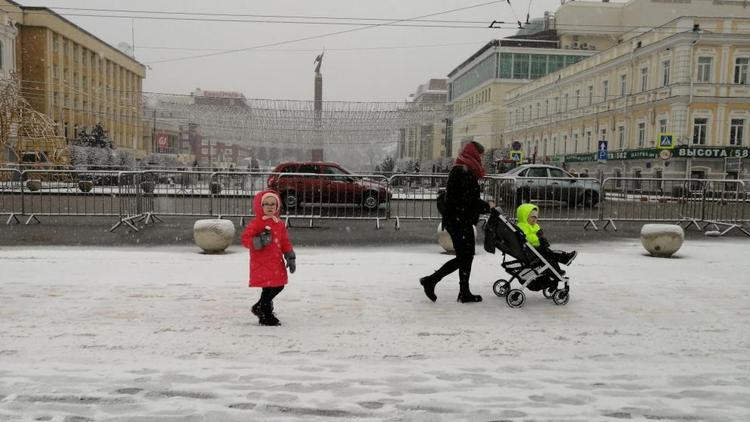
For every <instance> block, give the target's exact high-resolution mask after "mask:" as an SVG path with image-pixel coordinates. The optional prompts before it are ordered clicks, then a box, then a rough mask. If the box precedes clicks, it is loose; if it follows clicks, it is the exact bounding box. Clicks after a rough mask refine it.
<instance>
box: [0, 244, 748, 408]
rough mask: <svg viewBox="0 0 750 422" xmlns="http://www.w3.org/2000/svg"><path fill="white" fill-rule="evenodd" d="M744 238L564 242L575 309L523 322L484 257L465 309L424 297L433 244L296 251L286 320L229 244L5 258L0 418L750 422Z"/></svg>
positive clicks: (282, 303) (19, 251)
mask: <svg viewBox="0 0 750 422" xmlns="http://www.w3.org/2000/svg"><path fill="white" fill-rule="evenodd" d="M747 245H748V243H747V241H746V240H743V239H740V240H735V239H719V240H717V239H706V240H700V241H691V242H690V243H689V244H686V245H685V246H684V247H683V249H682V252H681V254H680V256H681V258H682V259H679V260H660V259H653V258H650V257H648V256H647V255H645V254H644V252H643V249H642V247H641V245H640V244H639V242H638V240H630V241H619V242H606V243H605V242H602V243H591V244H587V245H583V246H577V249H578V252H579V255H578V258H577V259H576V261H575V262H574V263H573V265H572V266H570V267H568V268H567V269H568V274H569V275H570V276H571V301H570V303H568V305H566V306H555V305H554V304H552V303H551V301H549V300H547V299H544V297H543V296H542V295H541V294H539V293H532V294H530V295H529V297H528V299H527V302H526V305H525V307H524V308H521V309H511V308H508V307H507V306H506V304H505V301H504V300H502V299H500V298H497V297H494V296H493V295H492V292H491V285H492V283H493V282H494V281H495V280H496V279H498V278H501V277H506V276H505V274H504V273H503V271H502V270H501V269H500V266H499V259H500V257H499V256H494V255H490V254H486V253H484V252H482V248H480V247H478V248H477V251H478V253H479V255H477V257H476V259H475V261H474V272H473V274H472V288H473V290H474V291H475V293H480V294H482V295H484V298H485V300H484V302H482V303H477V304H459V303H456V302H455V297H456V294H457V292H458V280H457V274H454V275H452V276H450V277H448V278H446V279H445V280H444V281H443V282H441V283H440V284H438V286H437V295H438V301H437V302H436V303H432V302H430V301H429V300H428V299H427V298H425V297H424V294H423V292H422V289H421V287H420V286H419V284H418V282H417V280H418V278H419V277H420V276H423V275H425V274H429V273H430V272H432V270H434V269H436V268H437V267H438V266H439V265H441V264H442V263H443V262H445V261H446V260H447V259H449V258H450V256H447V255H444V254H441V253H440V247H439V246H438V245H422V246H420V245H416V246H415V245H409V246H408V247H389V248H374V247H373V248H361V249H351V248H346V249H343V248H341V249H339V248H305V247H300V248H297V249H296V252H297V256H298V259H297V261H298V262H297V265H298V268H297V272H296V273H295V274H292V275H291V276H290V284H289V285H288V286H287V288H286V289H285V290H284V291H283V292H282V293H281V295H280V296H279V297H278V298H277V299H276V301H275V305H276V306H275V307H276V313H277V315H278V316H279V318H280V319H281V321H282V323H283V324H284V325H283V326H282V327H260V326H258V324H257V319H256V318H255V317H253V315H252V314H251V313H250V309H249V308H250V305H251V304H252V303H253V302H254V301H255V300H256V299H257V297H258V294H259V292H258V290H256V289H249V288H247V287H246V283H247V270H248V257H247V251H246V250H244V248H242V247H240V246H238V245H234V246H231V247H230V248H229V249H228V250H227V253H225V254H221V255H204V254H200V253H196V252H195V251H194V250H193V248H190V247H180V248H175V247H172V248H160V247H156V248H96V249H89V248H76V247H65V248H52V247H50V248H3V249H0V265H1V266H0V271H1V272H0V303H2V307H0V420H6V419H8V420H35V419H37V418H39V420H56V421H62V420H97V421H100V420H110V421H142V420H155V421H176V420H188V421H190V420H221V421H247V420H263V421H289V420H312V421H324V420H338V421H344V420H363V421H397V420H408V421H477V420H481V421H489V420H519V421H521V420H534V421H600V420H605V421H606V420H620V419H630V420H679V421H717V422H719V421H743V420H750V377H748V375H747V374H748V370H749V369H750V342H748V338H750V328H749V327H750V324H748V320H749V318H750V298H749V297H748V293H747V291H748V290H747V277H746V274H748V273H749V272H750V260H747V257H746V255H747ZM554 246H555V247H560V248H562V249H571V248H572V247H571V245H563V244H559V245H554ZM92 256H94V257H96V259H91V257H92Z"/></svg>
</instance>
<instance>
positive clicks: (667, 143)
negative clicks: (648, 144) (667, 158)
mask: <svg viewBox="0 0 750 422" xmlns="http://www.w3.org/2000/svg"><path fill="white" fill-rule="evenodd" d="M657 141H658V142H656V149H674V135H672V134H671V133H660V134H659V138H658V140H657Z"/></svg>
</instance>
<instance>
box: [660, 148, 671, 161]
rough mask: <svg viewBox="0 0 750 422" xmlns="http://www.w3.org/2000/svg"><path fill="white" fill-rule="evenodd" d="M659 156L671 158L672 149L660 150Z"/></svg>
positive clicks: (665, 158) (663, 158) (665, 159)
mask: <svg viewBox="0 0 750 422" xmlns="http://www.w3.org/2000/svg"><path fill="white" fill-rule="evenodd" d="M659 158H661V159H662V160H664V161H667V160H669V159H670V158H672V151H670V150H668V149H663V150H661V151H660V152H659Z"/></svg>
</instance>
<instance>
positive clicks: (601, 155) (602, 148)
mask: <svg viewBox="0 0 750 422" xmlns="http://www.w3.org/2000/svg"><path fill="white" fill-rule="evenodd" d="M596 159H597V160H599V161H607V141H599V148H598V149H597V154H596Z"/></svg>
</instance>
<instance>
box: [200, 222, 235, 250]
mask: <svg viewBox="0 0 750 422" xmlns="http://www.w3.org/2000/svg"><path fill="white" fill-rule="evenodd" d="M193 239H194V240H195V244H196V245H198V247H200V248H201V249H203V250H204V251H205V252H206V253H219V252H223V251H224V249H226V248H227V247H228V246H229V245H231V244H232V241H234V223H232V222H231V221H229V220H218V219H213V220H198V221H196V222H195V224H194V225H193Z"/></svg>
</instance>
